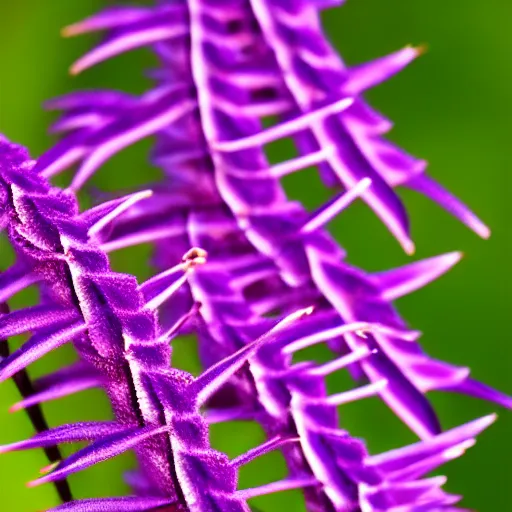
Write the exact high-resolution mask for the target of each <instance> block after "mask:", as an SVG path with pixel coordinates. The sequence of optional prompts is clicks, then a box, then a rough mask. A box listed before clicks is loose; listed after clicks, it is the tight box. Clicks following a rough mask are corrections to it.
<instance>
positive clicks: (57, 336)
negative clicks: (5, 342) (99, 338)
mask: <svg viewBox="0 0 512 512" xmlns="http://www.w3.org/2000/svg"><path fill="white" fill-rule="evenodd" d="M86 329H87V326H86V325H85V324H84V323H83V322H76V323H74V324H71V325H70V326H68V327H65V328H63V329H60V330H58V331H55V332H52V333H49V334H48V333H45V334H35V335H34V336H32V337H31V338H30V339H29V340H28V341H27V342H26V343H25V344H24V345H23V346H22V347H21V348H19V349H18V350H16V351H15V352H13V353H12V354H11V355H10V356H9V357H7V358H5V359H4V360H3V361H2V362H1V363H0V381H3V380H5V379H8V378H9V377H12V376H13V375H14V374H15V373H17V372H19V371H20V370H22V369H23V368H26V367H27V366H28V365H29V364H31V363H33V362H34V361H36V360H37V359H39V358H40V357H42V356H44V355H45V354H47V353H48V352H51V351H52V350H55V349H56V348H58V347H60V346H61V345H64V344H65V343H67V342H69V341H71V340H72V339H73V338H74V337H75V336H77V335H79V334H81V333H82V332H84V331H85V330H86Z"/></svg>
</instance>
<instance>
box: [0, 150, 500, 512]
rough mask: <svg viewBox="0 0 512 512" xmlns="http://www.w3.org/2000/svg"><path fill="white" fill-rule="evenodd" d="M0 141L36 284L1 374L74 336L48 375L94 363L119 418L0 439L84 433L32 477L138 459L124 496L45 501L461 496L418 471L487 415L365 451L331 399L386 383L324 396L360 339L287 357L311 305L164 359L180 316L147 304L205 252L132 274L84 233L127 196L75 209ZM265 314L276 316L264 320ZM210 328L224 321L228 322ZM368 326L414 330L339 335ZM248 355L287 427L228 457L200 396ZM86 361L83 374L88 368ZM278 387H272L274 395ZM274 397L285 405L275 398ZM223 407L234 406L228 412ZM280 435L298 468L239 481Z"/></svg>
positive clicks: (15, 221)
mask: <svg viewBox="0 0 512 512" xmlns="http://www.w3.org/2000/svg"><path fill="white" fill-rule="evenodd" d="M0 149H1V151H0V153H1V154H2V157H3V158H2V166H1V168H0V184H1V186H2V188H1V190H2V203H1V207H2V221H3V224H5V225H7V229H8V232H9V236H10V239H11V243H12V244H13V246H14V248H15V249H16V252H17V255H18V262H17V263H16V265H23V266H24V268H25V270H26V271H27V272H30V273H31V275H32V276H33V277H32V280H31V282H40V285H41V286H42V287H43V289H45V290H46V293H45V294H44V300H42V301H41V304H40V305H38V306H33V307H30V308H25V309H22V310H19V311H13V312H12V313H7V314H6V315H4V316H3V317H1V318H0V335H1V336H2V337H5V338H8V337H10V336H14V335H17V334H20V333H23V332H27V331H31V332H32V337H31V338H30V339H29V340H28V341H27V342H26V343H25V344H24V345H23V346H22V347H21V348H20V349H18V350H17V351H15V352H14V353H13V354H12V355H10V356H8V357H7V358H6V359H5V360H4V361H2V362H1V363H0V378H1V379H5V378H8V377H10V376H12V375H14V374H16V373H17V372H19V371H20V370H23V369H24V368H25V367H26V366H27V365H29V364H30V363H31V362H33V361H35V360H37V359H38V358H40V357H42V356H44V355H45V354H46V353H48V352H49V351H51V350H53V349H55V348H57V347H59V346H61V345H62V344H64V343H67V342H70V341H73V343H74V345H75V347H76V350H77V352H78V354H79V355H80V357H81V362H80V363H79V364H78V365H76V366H75V368H74V371H73V372H69V371H67V372H66V371H64V372H63V371H61V372H59V378H57V379H56V375H55V374H53V375H51V376H49V377H47V380H49V381H50V383H51V382H52V381H53V383H55V381H56V380H57V381H58V382H59V381H60V383H61V384H64V385H65V386H67V391H66V394H70V393H73V392H77V391H80V390H81V389H83V386H81V385H78V386H76V382H77V377H78V378H84V377H86V376H87V375H94V374H95V375H97V377H96V379H97V380H94V379H93V380H92V383H93V384H97V383H100V384H101V385H102V386H103V387H104V389H105V390H106V392H107V394H108V396H109V398H110V400H111V402H112V407H113V411H114V415H115V418H116V420H115V422H89V423H76V424H71V425H63V426H61V427H57V428H54V429H50V430H47V431H43V432H41V433H39V434H37V435H36V436H35V437H34V438H32V439H30V440H27V441H21V442H18V443H14V444H12V445H7V446H4V447H3V448H2V449H1V451H4V452H5V451H10V450H14V449H27V448H34V447H47V446H53V445H57V444H60V443H64V442H75V441H88V442H90V444H89V445H88V446H87V447H86V448H83V449H82V450H79V451H78V452H76V453H75V454H73V455H71V456H70V457H68V458H67V459H65V460H64V461H62V462H61V463H58V464H56V465H52V466H51V467H49V468H48V470H49V471H50V472H49V473H48V474H47V475H45V476H43V477H41V478H39V479H38V480H36V481H34V482H32V483H31V484H30V485H37V484H40V483H44V482H51V481H55V480H58V479H62V478H65V477H67V476H68V475H70V474H72V473H74V472H76V471H80V470H83V469H85V468H87V467H89V466H91V465H93V464H95V463H98V462H100V461H102V460H105V459H107V458H110V457H113V456H115V455H117V454H119V453H122V452H123V451H126V450H128V449H132V448H133V449H135V450H136V453H137V455H138V459H139V463H140V468H139V471H138V472H137V473H136V474H135V475H132V476H130V483H131V485H132V487H133V489H134V492H135V493H136V494H135V495H134V496H132V497H127V498H98V499H96V500H95V499H92V500H85V501H78V502H70V503H67V504H64V505H62V506H60V507H57V508H56V509H54V510H76V511H83V512H85V511H94V510H102V511H110V510H112V511H115V510H121V509H126V510H150V509H154V508H158V507H160V506H166V505H172V509H173V510H182V509H183V510H194V511H196V510H197V511H205V510H223V511H224V510H226V511H227V510H230V511H231V510H248V508H247V505H246V499H248V498H250V497H253V496H257V495H259V494H264V493H268V492H275V491H278V490H285V489H290V488H295V487H304V488H313V490H314V491H316V492H309V493H306V496H307V498H308V502H309V503H310V504H313V505H314V506H316V507H318V506H321V507H322V508H323V509H324V510H331V509H333V510H357V509H361V510H375V511H376V510H390V511H391V510H421V508H417V506H418V504H424V505H425V506H429V507H433V506H444V505H448V504H452V503H455V502H456V501H457V500H458V497H456V496H451V495H448V494H446V493H444V492H443V491H442V490H441V488H440V487H441V485H442V484H443V483H444V479H442V478H431V479H422V477H423V476H424V475H425V474H426V473H428V472H429V471H430V470H432V469H434V468H435V467H437V466H438V465H440V464H442V463H443V462H445V461H447V460H450V459H451V458H453V457H456V456H458V455H460V454H461V453H463V452H464V450H465V449H466V448H467V447H469V446H471V445H472V443H473V442H474V439H473V438H474V436H475V435H476V434H477V433H478V432H480V431H481V430H482V429H483V428H485V427H486V426H487V425H488V424H490V423H491V422H492V421H493V419H494V418H493V417H488V418H483V419H481V420H479V421H477V422H473V423H471V424H468V425H466V426H464V427H460V428H458V429H455V430H453V431H450V432H447V433H444V434H439V435H438V436H436V437H434V438H433V439H431V440H429V441H428V442H424V443H419V444H417V445H413V446H411V447H409V448H404V449H400V450H397V451H395V452H390V453H389V454H383V455H380V456H375V457H370V456H369V455H368V453H367V452H366V449H365V447H364V444H363V443H362V442H361V441H359V440H356V439H353V438H351V437H350V436H349V434H348V433H347V432H345V431H342V430H339V429H338V426H337V412H336V406H338V405H340V404H343V403H345V402H347V401H352V400H356V399H360V398H364V397H365V396H368V395H371V394H373V393H375V392H376V391H379V390H380V389H382V388H384V387H385V386H386V382H380V383H379V384H378V385H377V386H376V385H373V384H370V385H369V386H367V387H363V388H359V389H357V390H354V391H348V392H345V393H340V394H338V395H330V396H329V395H327V394H326V391H325V385H324V383H323V377H324V376H325V375H327V374H329V373H330V372H332V371H335V370H337V369H341V368H343V367H345V366H346V365H348V364H351V363H354V362H356V361H358V360H361V359H364V358H365V357H368V356H370V355H371V354H370V351H369V350H368V349H366V350H360V351H359V352H353V353H352V354H350V355H348V356H345V357H342V358H341V359H338V360H335V361H333V362H332V363H327V364H325V365H323V366H318V365H315V364H314V363H313V362H311V363H301V364H298V365H294V366H291V367H290V362H291V361H290V358H289V356H290V354H291V353H293V352H294V351H296V350H299V349H300V348H304V347H306V346H308V345H311V344H313V343H318V342H319V341H322V339H324V338H328V335H327V336H325V335H324V333H323V332H322V331H319V330H318V327H317V325H315V324H314V323H313V328H311V325H310V324H309V323H308V321H307V318H305V319H304V318H303V319H301V318H300V317H303V316H304V315H310V317H311V320H312V321H313V320H317V319H318V318H317V317H319V316H321V315H317V314H315V313H313V314H311V310H310V309H306V310H299V312H296V313H294V314H291V315H288V316H287V317H286V318H285V319H284V320H282V321H281V322H279V323H278V324H277V325H275V322H273V321H271V320H269V321H266V322H263V323H262V322H255V321H251V319H248V320H247V321H246V322H245V323H244V324H243V327H244V329H245V332H246V333H248V332H251V331H253V332H258V331H259V332H261V331H262V330H264V331H265V333H264V334H263V335H260V336H259V337H258V338H257V341H255V342H253V343H249V344H246V345H245V346H243V347H242V348H241V349H240V350H238V351H236V352H234V353H232V355H230V356H228V357H226V358H224V359H222V360H221V361H220V362H219V363H217V364H214V365H213V366H212V367H211V368H210V369H209V370H208V371H206V372H205V373H204V374H202V375H201V376H200V377H197V378H193V377H192V376H191V375H189V374H187V373H186V372H183V371H180V370H176V369H173V368H171V367H170V348H169V341H170V338H172V336H173V335H175V334H176V333H177V332H178V331H179V328H180V327H181V324H182V323H183V322H186V321H187V318H184V319H182V321H181V322H179V323H178V325H177V326H175V327H174V328H172V329H171V330H170V332H164V333H162V332H159V326H158V323H157V320H156V316H155V309H156V308H157V307H158V306H159V305H160V304H162V303H163V302H164V301H165V300H169V299H171V298H172V296H173V295H174V291H175V290H176V289H177V288H178V287H179V286H180V285H181V284H182V283H183V282H184V280H185V278H186V276H187V274H186V273H187V272H189V271H190V270H191V269H192V268H193V267H194V266H196V265H198V264H201V263H204V261H203V258H204V252H203V251H201V250H197V249H195V250H192V251H189V252H188V253H187V254H186V255H185V257H184V259H183V263H181V264H179V265H178V266H177V267H174V268H172V269H170V270H168V271H165V272H163V273H162V274H159V275H157V276H155V277H154V278H152V279H150V280H149V281H148V282H146V283H144V284H143V285H142V286H140V287H139V286H138V285H137V283H136V281H135V279H134V278H132V277H130V276H128V275H123V274H116V273H114V272H112V271H111V270H110V269H109V266H108V262H107V260H106V257H105V255H104V253H103V252H102V251H101V249H100V247H99V246H98V245H97V244H96V243H95V242H96V239H95V234H96V233H97V232H98V231H101V230H102V229H104V228H106V227H107V225H108V224H109V223H110V222H112V221H113V220H114V219H115V216H116V214H119V213H120V212H121V213H122V211H124V210H125V209H126V208H129V207H130V205H131V204H132V203H133V202H134V197H133V196H129V197H127V198H124V199H119V200H114V201H112V202H110V203H106V204H104V205H100V206H97V207H96V208H94V209H93V210H90V211H86V212H84V213H82V214H80V213H79V212H78V211H77V207H76V202H75V200H74V198H73V197H72V195H70V193H69V192H63V191H61V190H59V189H56V188H52V187H50V186H49V185H48V183H47V182H46V181H45V180H44V179H43V178H41V177H40V176H38V175H37V174H36V173H35V172H34V171H33V162H30V161H29V160H28V159H27V157H26V154H25V153H24V152H23V150H21V149H20V148H19V147H17V146H14V145H12V144H9V143H7V142H3V143H2V145H1V147H0ZM139 195H140V194H139ZM302 320H304V321H302ZM213 323H214V325H215V326H217V327H218V326H219V325H218V324H217V323H216V322H213ZM269 323H271V324H274V325H273V326H272V327H271V328H270V329H267V327H266V325H265V324H269ZM221 326H223V327H227V328H229V327H232V325H231V324H230V323H226V324H224V325H221ZM373 329H374V330H378V331H382V332H384V333H389V334H393V335H394V336H396V337H401V338H404V339H409V338H411V334H412V335H413V337H414V333H406V332H398V331H396V330H395V329H392V328H390V327H385V326H382V325H380V326H379V325H371V324H365V323H356V324H352V325H350V324H349V325H341V326H339V327H338V331H337V336H342V335H344V334H347V333H350V332H359V333H361V331H371V330H373ZM258 349H259V350H258ZM251 357H252V361H251V365H250V366H251V367H252V368H253V370H252V371H253V374H256V375H258V369H259V376H257V377H256V379H257V380H259V386H258V385H257V387H259V388H260V396H261V397H262V398H261V402H262V403H263V404H266V407H267V408H268V409H270V410H272V409H274V411H275V410H276V408H279V407H281V410H277V414H276V415H275V416H276V417H281V419H284V418H285V417H286V415H288V414H291V416H292V419H293V421H294V424H295V436H294V437H283V436H280V437H274V438H272V439H270V440H269V441H268V442H266V443H264V444H263V445H262V446H260V447H258V448H255V449H253V450H251V451H249V452H248V453H246V454H243V455H241V456H240V457H238V458H236V459H234V460H232V461H231V462H230V461H229V460H228V459H227V457H226V456H224V455H223V454H220V453H218V452H215V451H214V450H212V449H211V448H209V443H208V435H207V421H205V419H204V418H203V417H202V416H201V414H200V412H199V410H198V407H199V406H200V405H201V404H203V403H205V401H206V400H207V399H208V397H210V396H211V395H212V393H214V392H215V391H216V390H217V389H218V388H219V387H220V386H222V384H223V383H224V382H226V381H227V380H228V379H229V378H230V377H231V376H232V375H233V374H234V373H235V372H236V371H237V370H239V369H240V368H241V367H242V365H243V364H244V363H245V362H246V361H247V360H248V359H249V358H251ZM89 367H90V368H92V369H93V371H92V372H91V371H90V370H86V368H89ZM66 375H67V376H68V378H66ZM279 386H281V387H282V388H283V391H281V393H276V390H277V388H279ZM49 389H51V388H49V387H47V388H46V392H47V393H46V395H45V396H43V397H42V396H41V394H39V396H38V398H37V399H35V401H42V400H43V399H45V400H47V399H52V398H57V397H58V396H62V395H63V393H62V389H61V390H60V391H59V392H57V393H56V394H55V395H52V393H51V391H50V393H49V394H48V390H49ZM43 393H44V392H43ZM287 393H290V395H291V396H290V398H289V399H286V394H287ZM283 396H284V397H285V400H284V402H283V403H279V402H277V401H276V397H278V398H279V397H283ZM32 403H33V402H32ZM214 416H215V413H214ZM226 419H232V418H231V417H230V415H229V414H227V415H226ZM217 421H219V417H218V416H217ZM287 443H300V447H301V448H300V451H301V454H302V457H303V458H304V460H305V463H304V464H303V466H302V467H301V468H299V467H298V465H297V464H296V465H295V467H293V465H292V471H293V470H295V471H293V473H292V474H291V475H290V477H289V478H288V479H286V480H283V481H281V482H275V483H272V484H267V485H265V486H263V487H261V488H257V489H249V490H242V491H237V490H236V482H237V468H238V467H239V466H241V465H243V464H245V463H247V462H249V461H250V460H251V459H253V458H254V457H256V456H258V455H260V454H263V453H265V452H267V451H269V450H272V449H276V448H279V447H282V446H283V445H285V444H287ZM398 505H400V506H401V507H402V508H401V509H400V508H397V506H398ZM422 506H423V505H422ZM412 507H414V508H412Z"/></svg>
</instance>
